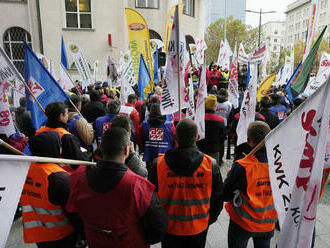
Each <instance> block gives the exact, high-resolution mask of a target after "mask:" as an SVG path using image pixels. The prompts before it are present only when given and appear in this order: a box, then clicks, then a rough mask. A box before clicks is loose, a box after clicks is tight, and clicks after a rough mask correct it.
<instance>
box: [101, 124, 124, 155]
mask: <svg viewBox="0 0 330 248" xmlns="http://www.w3.org/2000/svg"><path fill="white" fill-rule="evenodd" d="M129 142H130V140H129V136H128V132H127V131H126V130H125V129H124V128H121V127H111V128H110V129H108V130H107V131H105V133H104V134H103V136H102V142H101V148H102V151H103V155H104V156H107V157H109V158H115V157H117V156H119V155H120V153H121V152H122V151H123V150H124V149H125V147H127V146H128V145H129Z"/></svg>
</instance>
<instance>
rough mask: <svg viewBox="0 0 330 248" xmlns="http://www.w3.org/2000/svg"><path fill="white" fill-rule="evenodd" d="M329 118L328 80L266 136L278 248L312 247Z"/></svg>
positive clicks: (329, 94) (329, 96) (329, 90)
mask: <svg viewBox="0 0 330 248" xmlns="http://www.w3.org/2000/svg"><path fill="white" fill-rule="evenodd" d="M329 115H330V83H329V79H328V81H327V83H326V84H325V85H323V86H322V87H321V88H320V89H319V90H318V91H316V92H315V93H314V94H313V96H311V97H310V98H308V99H307V100H306V101H305V102H304V103H303V104H302V105H301V106H300V107H299V108H298V109H297V110H295V111H294V112H293V113H292V114H291V115H290V116H289V118H287V119H285V121H284V122H282V123H281V125H279V126H278V127H277V128H276V129H274V130H273V131H272V132H271V133H270V134H269V135H268V136H267V137H266V148H267V157H268V163H269V176H270V180H271V186H272V191H273V198H274V203H275V207H276V211H277V213H278V217H279V222H280V227H281V232H280V236H279V239H278V247H279V248H284V247H293V248H294V247H299V248H310V247H311V240H312V234H313V229H314V225H315V220H316V210H317V204H318V200H319V195H320V187H321V180H322V172H323V168H324V165H325V161H326V158H325V154H326V143H327V136H328V135H329V133H328V130H329ZM328 139H329V137H328Z"/></svg>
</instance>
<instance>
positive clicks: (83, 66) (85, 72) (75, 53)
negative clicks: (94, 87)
mask: <svg viewBox="0 0 330 248" xmlns="http://www.w3.org/2000/svg"><path fill="white" fill-rule="evenodd" d="M68 48H69V51H70V53H71V56H72V58H73V59H74V63H75V64H76V66H77V69H78V71H79V74H80V76H81V78H82V86H83V88H85V87H87V86H88V85H90V84H93V83H94V79H93V78H92V76H91V71H90V68H89V65H88V63H87V60H86V57H85V55H84V53H83V51H82V49H81V47H80V46H79V45H78V44H76V43H74V42H69V43H68Z"/></svg>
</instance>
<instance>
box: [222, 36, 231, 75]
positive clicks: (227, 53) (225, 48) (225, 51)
mask: <svg viewBox="0 0 330 248" xmlns="http://www.w3.org/2000/svg"><path fill="white" fill-rule="evenodd" d="M232 55H233V52H232V50H231V48H230V46H229V43H228V41H227V39H225V41H224V42H222V43H221V44H220V51H219V56H218V65H219V66H221V67H222V69H224V68H227V69H229V66H230V64H229V60H230V57H231V56H232Z"/></svg>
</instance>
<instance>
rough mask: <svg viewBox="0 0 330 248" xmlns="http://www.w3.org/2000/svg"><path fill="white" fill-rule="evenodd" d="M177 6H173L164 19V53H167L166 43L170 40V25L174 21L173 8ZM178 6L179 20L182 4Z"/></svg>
mask: <svg viewBox="0 0 330 248" xmlns="http://www.w3.org/2000/svg"><path fill="white" fill-rule="evenodd" d="M176 6H177V5H174V6H173V7H172V8H171V9H170V11H169V12H168V14H167V18H166V24H165V34H164V52H165V53H166V52H167V47H168V42H169V40H170V38H171V32H172V25H173V20H174V12H175V7H176ZM178 6H179V18H180V19H181V17H182V13H183V6H184V4H183V3H180V4H178Z"/></svg>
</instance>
